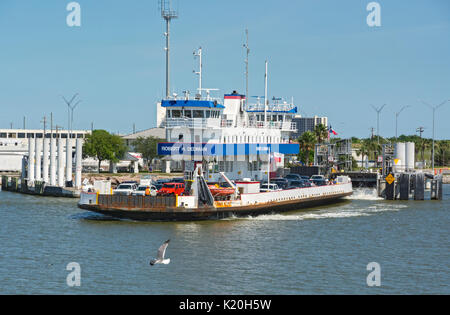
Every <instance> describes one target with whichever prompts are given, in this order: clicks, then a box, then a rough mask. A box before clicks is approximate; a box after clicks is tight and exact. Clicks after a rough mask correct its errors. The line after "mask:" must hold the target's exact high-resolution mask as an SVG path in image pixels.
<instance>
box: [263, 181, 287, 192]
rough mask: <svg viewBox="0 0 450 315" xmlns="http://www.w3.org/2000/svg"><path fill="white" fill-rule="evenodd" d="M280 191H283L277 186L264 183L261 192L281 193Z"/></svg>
mask: <svg viewBox="0 0 450 315" xmlns="http://www.w3.org/2000/svg"><path fill="white" fill-rule="evenodd" d="M280 190H282V189H280V188H279V187H278V185H277V184H267V183H264V184H262V185H261V187H260V189H259V192H269V191H280Z"/></svg>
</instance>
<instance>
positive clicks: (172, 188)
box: [158, 182, 184, 196]
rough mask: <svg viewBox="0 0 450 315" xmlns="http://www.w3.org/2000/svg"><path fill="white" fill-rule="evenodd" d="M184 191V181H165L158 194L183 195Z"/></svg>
mask: <svg viewBox="0 0 450 315" xmlns="http://www.w3.org/2000/svg"><path fill="white" fill-rule="evenodd" d="M183 193H184V183H174V182H170V183H165V184H164V185H163V186H162V188H161V189H160V190H158V196H168V195H179V196H180V195H182V194H183Z"/></svg>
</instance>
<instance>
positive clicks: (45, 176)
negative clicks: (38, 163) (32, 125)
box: [42, 134, 49, 183]
mask: <svg viewBox="0 0 450 315" xmlns="http://www.w3.org/2000/svg"><path fill="white" fill-rule="evenodd" d="M48 140H49V139H48V138H46V137H45V134H44V146H43V149H42V180H43V181H44V183H48V182H49V181H48V149H49V147H48V144H49V141H48Z"/></svg>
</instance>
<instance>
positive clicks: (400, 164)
mask: <svg viewBox="0 0 450 315" xmlns="http://www.w3.org/2000/svg"><path fill="white" fill-rule="evenodd" d="M396 161H397V163H396ZM405 161H406V145H405V143H403V142H397V143H396V144H395V146H394V167H393V170H394V172H404V171H405Z"/></svg>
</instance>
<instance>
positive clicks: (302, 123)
mask: <svg viewBox="0 0 450 315" xmlns="http://www.w3.org/2000/svg"><path fill="white" fill-rule="evenodd" d="M292 121H293V122H294V123H296V125H297V131H295V132H293V133H292V134H291V137H292V139H293V140H295V139H298V137H300V136H301V135H302V134H303V133H304V132H306V131H313V130H314V128H315V127H316V126H317V125H320V124H322V125H324V126H325V127H327V126H328V117H319V116H314V117H302V116H300V115H296V116H295V117H294V118H292Z"/></svg>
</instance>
